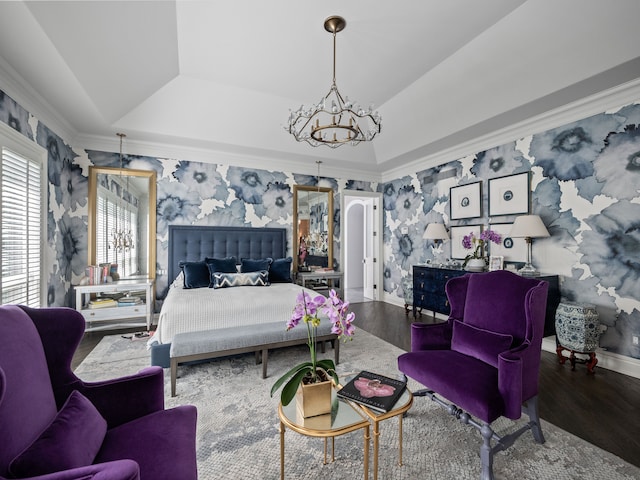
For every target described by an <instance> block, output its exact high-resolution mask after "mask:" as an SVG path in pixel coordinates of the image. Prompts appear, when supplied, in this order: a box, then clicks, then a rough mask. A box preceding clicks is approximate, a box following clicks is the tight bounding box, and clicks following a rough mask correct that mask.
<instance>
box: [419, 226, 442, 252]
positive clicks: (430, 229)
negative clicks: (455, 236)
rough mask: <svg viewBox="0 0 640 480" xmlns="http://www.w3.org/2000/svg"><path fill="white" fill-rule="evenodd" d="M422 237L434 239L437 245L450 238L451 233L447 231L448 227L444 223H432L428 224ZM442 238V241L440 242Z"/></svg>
mask: <svg viewBox="0 0 640 480" xmlns="http://www.w3.org/2000/svg"><path fill="white" fill-rule="evenodd" d="M422 238H423V239H425V240H433V241H434V242H433V243H434V244H435V245H436V247H437V246H438V245H439V244H440V245H441V244H442V242H444V241H445V240H449V234H448V233H447V229H446V228H444V224H443V223H430V224H428V225H427V228H426V229H425V230H424V233H423V234H422ZM438 240H440V243H438Z"/></svg>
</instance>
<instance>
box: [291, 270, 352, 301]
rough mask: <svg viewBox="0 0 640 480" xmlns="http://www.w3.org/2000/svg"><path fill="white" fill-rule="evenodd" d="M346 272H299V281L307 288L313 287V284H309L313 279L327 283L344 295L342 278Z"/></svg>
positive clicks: (329, 286)
mask: <svg viewBox="0 0 640 480" xmlns="http://www.w3.org/2000/svg"><path fill="white" fill-rule="evenodd" d="M343 278H344V274H343V273H342V272H321V271H320V272H298V282H299V283H300V284H301V285H302V286H303V287H305V288H311V289H313V286H311V285H307V283H308V282H311V281H313V280H315V281H320V282H323V283H326V285H327V288H328V289H334V290H335V291H336V293H337V294H338V295H339V296H340V298H344V297H343V291H342V289H343V286H342V280H343Z"/></svg>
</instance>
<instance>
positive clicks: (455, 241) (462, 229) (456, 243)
mask: <svg viewBox="0 0 640 480" xmlns="http://www.w3.org/2000/svg"><path fill="white" fill-rule="evenodd" d="M471 232H473V233H474V234H475V236H476V237H479V236H480V233H481V232H482V225H462V226H459V227H450V228H449V235H450V236H451V258H455V259H464V257H466V256H467V255H470V254H472V253H473V249H471V250H467V249H466V248H464V246H463V245H462V239H463V238H464V236H465V235H469V234H470V233H471Z"/></svg>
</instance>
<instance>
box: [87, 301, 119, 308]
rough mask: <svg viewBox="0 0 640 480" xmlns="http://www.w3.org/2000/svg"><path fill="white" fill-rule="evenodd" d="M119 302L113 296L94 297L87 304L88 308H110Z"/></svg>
mask: <svg viewBox="0 0 640 480" xmlns="http://www.w3.org/2000/svg"><path fill="white" fill-rule="evenodd" d="M117 306H118V302H117V301H116V300H114V299H113V298H94V299H93V300H89V303H88V304H87V308H91V309H95V308H109V307H117Z"/></svg>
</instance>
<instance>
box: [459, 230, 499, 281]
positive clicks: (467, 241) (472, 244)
mask: <svg viewBox="0 0 640 480" xmlns="http://www.w3.org/2000/svg"><path fill="white" fill-rule="evenodd" d="M501 241H502V237H501V236H500V234H499V233H497V232H494V231H493V230H484V231H482V232H481V233H480V236H479V237H476V235H475V233H473V232H470V233H469V235H465V236H464V237H463V238H462V246H463V247H464V248H466V249H467V250H471V249H473V253H470V254H469V255H467V256H466V257H464V263H463V264H462V267H463V268H466V269H467V270H470V271H479V272H481V271H482V270H484V267H486V265H487V260H486V254H485V252H484V247H485V246H486V245H488V244H489V242H493V243H496V244H498V245H499V244H500V242H501Z"/></svg>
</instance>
